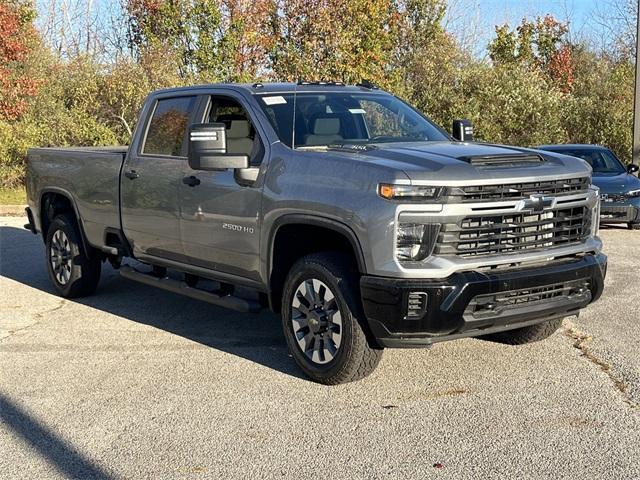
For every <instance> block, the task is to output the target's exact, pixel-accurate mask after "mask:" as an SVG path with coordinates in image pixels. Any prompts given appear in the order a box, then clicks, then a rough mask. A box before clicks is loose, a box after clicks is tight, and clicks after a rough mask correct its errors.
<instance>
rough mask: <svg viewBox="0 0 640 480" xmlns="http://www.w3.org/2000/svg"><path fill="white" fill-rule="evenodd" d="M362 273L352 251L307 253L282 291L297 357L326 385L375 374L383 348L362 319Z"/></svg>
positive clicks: (289, 341) (285, 325) (285, 322)
mask: <svg viewBox="0 0 640 480" xmlns="http://www.w3.org/2000/svg"><path fill="white" fill-rule="evenodd" d="M361 311H362V308H361V307H360V300H359V295H358V277H357V274H356V272H355V271H354V269H353V268H352V267H351V261H350V259H349V258H348V257H347V256H346V255H342V254H339V253H324V254H313V255H307V256H305V257H303V258H301V259H300V260H298V262H296V264H295V265H294V266H293V267H292V269H291V271H290V272H289V275H288V277H287V280H286V282H285V286H284V292H283V296H282V325H283V329H284V335H285V338H286V340H287V344H288V346H289V351H290V352H291V354H292V356H293V358H294V360H295V362H296V363H297V364H298V366H299V367H300V368H301V369H302V370H303V371H304V372H305V373H306V374H307V375H308V376H309V377H310V378H311V379H312V380H314V381H316V382H319V383H323V384H326V385H337V384H340V383H347V382H352V381H354V380H359V379H361V378H364V377H366V376H367V375H369V374H370V373H371V372H373V370H375V368H376V366H377V365H378V363H379V362H380V358H381V357H382V350H381V349H379V348H375V347H372V346H371V345H369V342H368V340H367V336H366V334H365V331H364V329H363V325H362V324H361V322H363V321H364V318H363V314H362V313H361Z"/></svg>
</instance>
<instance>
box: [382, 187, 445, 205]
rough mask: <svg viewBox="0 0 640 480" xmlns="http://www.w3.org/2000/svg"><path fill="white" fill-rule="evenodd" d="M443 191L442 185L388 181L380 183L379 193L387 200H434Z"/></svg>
mask: <svg viewBox="0 0 640 480" xmlns="http://www.w3.org/2000/svg"><path fill="white" fill-rule="evenodd" d="M441 192H442V187H429V186H425V185H392V184H388V183H381V184H380V185H378V195H380V196H381V197H382V198H386V199H387V200H409V201H424V200H433V199H435V198H438V197H439V196H440V193H441Z"/></svg>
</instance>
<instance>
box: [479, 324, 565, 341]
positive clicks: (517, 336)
mask: <svg viewBox="0 0 640 480" xmlns="http://www.w3.org/2000/svg"><path fill="white" fill-rule="evenodd" d="M560 325H562V318H555V319H553V320H549V321H546V322H542V323H537V324H535V325H530V326H528V327H522V328H516V329H514V330H507V331H506V332H498V333H492V334H490V335H485V336H483V337H481V338H483V339H484V340H489V341H491V342H498V343H506V344H508V345H524V344H525V343H532V342H537V341H540V340H544V339H545V338H549V337H550V336H551V335H553V334H554V333H555V332H556V330H558V328H560Z"/></svg>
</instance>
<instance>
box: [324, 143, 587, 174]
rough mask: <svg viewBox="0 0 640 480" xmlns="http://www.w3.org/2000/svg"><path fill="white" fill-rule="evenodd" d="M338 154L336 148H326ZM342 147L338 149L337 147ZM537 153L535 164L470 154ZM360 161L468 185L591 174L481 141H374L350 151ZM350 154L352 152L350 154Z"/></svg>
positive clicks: (556, 158)
mask: <svg viewBox="0 0 640 480" xmlns="http://www.w3.org/2000/svg"><path fill="white" fill-rule="evenodd" d="M329 150H330V151H333V152H335V153H337V151H336V150H333V149H329ZM337 150H341V149H337ZM534 154H535V155H539V156H541V157H542V158H543V159H544V160H545V161H543V162H539V163H537V164H523V165H514V164H512V163H506V164H505V165H500V166H495V165H492V166H484V165H475V164H472V163H470V161H469V157H494V156H511V155H516V156H517V155H534ZM353 155H354V156H357V157H359V159H360V160H363V161H367V162H372V163H375V164H377V165H381V166H386V167H389V168H394V169H398V170H402V171H404V173H405V174H406V175H407V176H408V177H409V180H410V181H411V182H412V183H414V182H415V183H432V184H436V185H437V184H452V185H455V184H459V185H464V184H469V183H486V181H487V180H493V181H495V180H496V179H500V180H509V181H514V182H515V181H519V180H522V181H531V179H532V177H533V178H540V177H552V178H571V177H576V176H580V175H584V176H589V175H591V167H590V166H589V164H588V163H587V162H585V161H583V160H580V159H577V158H574V157H569V156H566V155H561V154H558V153H553V152H545V151H541V150H533V149H527V148H519V147H507V146H502V145H492V144H482V143H460V142H412V143H393V144H384V143H382V144H375V145H373V146H372V147H371V148H368V149H363V150H359V151H358V152H357V153H354V154H353ZM350 156H351V155H350Z"/></svg>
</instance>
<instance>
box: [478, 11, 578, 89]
mask: <svg viewBox="0 0 640 480" xmlns="http://www.w3.org/2000/svg"><path fill="white" fill-rule="evenodd" d="M568 32H569V26H568V24H566V23H562V22H559V21H558V20H556V19H555V18H553V16H551V15H545V16H544V17H542V18H541V17H538V18H536V19H535V20H533V21H530V20H527V19H526V18H525V19H523V20H522V22H521V24H520V25H519V26H518V27H517V28H516V29H515V30H510V29H509V26H508V25H500V26H498V27H496V37H495V38H494V39H493V40H492V41H491V42H490V43H489V46H488V51H489V57H490V58H491V60H492V62H493V63H494V64H495V65H496V66H505V65H507V66H508V65H520V66H525V67H527V68H530V69H536V70H538V71H540V72H542V73H543V74H544V76H545V77H546V78H547V79H549V80H550V81H551V82H553V83H554V85H555V86H556V87H558V88H559V89H560V90H561V91H562V92H564V93H568V92H569V91H570V90H571V86H572V84H573V82H574V74H573V60H572V51H573V46H572V45H570V44H569V43H568V42H567V41H566V35H567V33H568Z"/></svg>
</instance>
